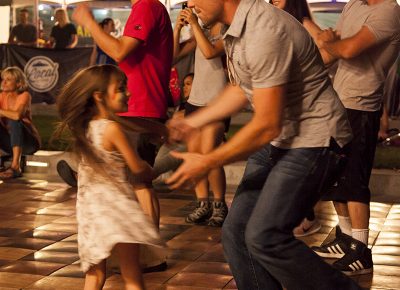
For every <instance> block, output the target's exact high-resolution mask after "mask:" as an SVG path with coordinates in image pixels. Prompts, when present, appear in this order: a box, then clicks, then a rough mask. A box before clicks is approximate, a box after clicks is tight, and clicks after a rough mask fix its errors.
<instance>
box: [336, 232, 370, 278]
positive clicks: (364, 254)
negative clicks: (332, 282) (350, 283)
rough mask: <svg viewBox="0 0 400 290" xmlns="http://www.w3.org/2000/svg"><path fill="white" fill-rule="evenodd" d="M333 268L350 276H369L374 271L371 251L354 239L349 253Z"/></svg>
mask: <svg viewBox="0 0 400 290" xmlns="http://www.w3.org/2000/svg"><path fill="white" fill-rule="evenodd" d="M332 267H333V268H335V269H337V270H339V271H342V272H343V273H344V274H346V275H348V276H354V275H363V274H369V273H372V271H373V262H372V253H371V250H370V249H369V248H368V247H367V246H366V245H365V244H364V243H362V242H360V241H357V240H355V239H352V241H351V243H350V248H349V251H348V252H347V253H346V255H344V257H343V258H341V259H339V260H337V261H336V262H335V263H333V264H332Z"/></svg>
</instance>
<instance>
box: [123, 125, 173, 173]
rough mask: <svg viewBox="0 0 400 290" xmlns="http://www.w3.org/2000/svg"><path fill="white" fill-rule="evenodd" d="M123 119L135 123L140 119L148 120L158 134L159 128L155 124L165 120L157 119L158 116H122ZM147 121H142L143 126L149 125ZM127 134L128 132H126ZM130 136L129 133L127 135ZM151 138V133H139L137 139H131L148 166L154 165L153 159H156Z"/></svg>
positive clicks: (155, 147) (155, 149)
mask: <svg viewBox="0 0 400 290" xmlns="http://www.w3.org/2000/svg"><path fill="white" fill-rule="evenodd" d="M123 118H124V120H126V121H130V120H132V121H134V123H136V124H140V120H143V121H144V122H146V121H150V124H151V123H153V124H154V126H153V127H154V134H155V135H158V134H159V133H160V132H159V128H157V124H162V125H163V124H164V123H165V121H166V120H164V119H159V118H148V117H133V118H130V117H123ZM150 124H147V123H143V125H144V126H146V125H150ZM128 134H129V132H128ZM129 137H130V135H129ZM151 139H152V134H139V138H138V140H132V142H134V143H135V142H137V151H138V154H139V156H140V158H142V159H143V160H144V161H146V162H147V163H148V164H150V166H153V165H154V160H155V159H156V153H157V146H156V145H155V144H153V143H152V142H151Z"/></svg>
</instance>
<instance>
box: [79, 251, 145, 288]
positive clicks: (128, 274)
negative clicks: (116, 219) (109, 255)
mask: <svg viewBox="0 0 400 290" xmlns="http://www.w3.org/2000/svg"><path fill="white" fill-rule="evenodd" d="M115 252H116V253H117V255H118V259H119V265H120V268H121V274H122V279H123V280H124V282H125V289H126V290H143V289H145V287H144V281H143V276H142V270H141V268H140V265H139V245H138V244H117V245H116V246H115ZM85 290H86V289H85Z"/></svg>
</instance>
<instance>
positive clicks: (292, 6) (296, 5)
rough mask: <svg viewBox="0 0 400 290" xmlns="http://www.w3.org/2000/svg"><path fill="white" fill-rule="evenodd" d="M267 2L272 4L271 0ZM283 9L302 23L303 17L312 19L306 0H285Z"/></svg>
mask: <svg viewBox="0 0 400 290" xmlns="http://www.w3.org/2000/svg"><path fill="white" fill-rule="evenodd" d="M269 3H270V4H272V0H270V1H269ZM283 10H285V11H286V12H287V13H289V14H290V15H292V16H293V17H294V18H296V19H297V20H298V21H299V22H300V23H303V19H304V18H308V19H312V17H311V12H310V7H309V6H308V4H307V0H286V4H285V7H284V8H283Z"/></svg>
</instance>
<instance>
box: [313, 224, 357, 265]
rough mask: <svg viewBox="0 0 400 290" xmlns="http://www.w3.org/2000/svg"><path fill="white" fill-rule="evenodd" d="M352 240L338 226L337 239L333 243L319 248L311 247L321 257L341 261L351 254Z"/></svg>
mask: <svg viewBox="0 0 400 290" xmlns="http://www.w3.org/2000/svg"><path fill="white" fill-rule="evenodd" d="M351 240H352V238H351V237H350V236H349V235H346V234H344V233H342V231H341V230H340V227H339V226H336V237H335V239H334V240H333V241H332V242H329V243H326V244H324V243H323V244H322V245H321V246H319V247H315V246H314V247H311V249H312V250H313V251H314V252H315V253H316V254H317V255H318V256H320V257H323V258H331V259H340V258H342V257H344V255H345V254H346V253H347V252H349V248H350V243H351Z"/></svg>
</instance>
